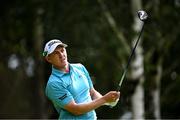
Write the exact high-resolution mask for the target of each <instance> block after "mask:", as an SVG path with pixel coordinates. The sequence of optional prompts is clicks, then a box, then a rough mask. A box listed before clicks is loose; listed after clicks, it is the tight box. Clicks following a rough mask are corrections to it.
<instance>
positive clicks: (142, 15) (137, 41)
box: [117, 10, 148, 91]
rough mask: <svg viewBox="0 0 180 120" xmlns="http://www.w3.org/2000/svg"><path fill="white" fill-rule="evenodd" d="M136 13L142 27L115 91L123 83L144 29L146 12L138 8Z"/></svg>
mask: <svg viewBox="0 0 180 120" xmlns="http://www.w3.org/2000/svg"><path fill="white" fill-rule="evenodd" d="M137 14H138V17H139V19H140V20H141V21H142V22H143V25H142V28H141V30H140V33H139V36H138V39H137V40H136V43H135V46H134V48H133V49H132V52H131V55H130V57H129V59H128V62H127V65H126V68H125V69H124V72H123V74H122V77H121V80H120V82H119V85H118V87H117V91H120V88H121V85H122V83H123V80H124V78H125V76H126V73H127V70H128V67H129V64H130V62H131V59H132V57H133V54H134V52H135V50H136V47H137V45H138V43H139V40H140V38H141V35H142V32H143V29H144V24H145V21H146V20H147V18H148V14H147V13H146V12H145V11H143V10H139V11H138V12H137Z"/></svg>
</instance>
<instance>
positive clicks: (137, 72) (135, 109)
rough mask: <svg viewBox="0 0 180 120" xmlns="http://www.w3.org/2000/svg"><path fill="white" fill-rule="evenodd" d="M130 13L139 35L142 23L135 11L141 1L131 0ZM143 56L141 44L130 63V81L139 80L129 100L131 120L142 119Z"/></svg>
mask: <svg viewBox="0 0 180 120" xmlns="http://www.w3.org/2000/svg"><path fill="white" fill-rule="evenodd" d="M131 4H132V13H133V16H134V24H133V29H134V31H135V32H137V33H139V32H140V30H141V28H142V22H141V21H140V20H139V18H138V16H137V11H138V10H140V9H141V8H142V7H141V0H132V1H131ZM138 36H139V34H137V36H135V37H134V40H133V41H136V40H137V37H138ZM133 46H134V45H133ZM143 61H144V56H143V49H142V46H141V42H139V45H138V46H137V48H136V51H135V59H134V61H132V66H131V67H132V69H131V76H130V77H131V78H132V80H139V81H138V84H137V85H136V86H135V90H134V93H133V95H132V98H131V104H132V118H133V119H141V120H142V119H144V87H143V84H144V64H143Z"/></svg>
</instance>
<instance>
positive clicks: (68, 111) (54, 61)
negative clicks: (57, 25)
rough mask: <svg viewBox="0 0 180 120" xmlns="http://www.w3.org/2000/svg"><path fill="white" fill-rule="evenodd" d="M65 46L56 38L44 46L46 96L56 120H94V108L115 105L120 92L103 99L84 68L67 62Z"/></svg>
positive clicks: (114, 92) (111, 93)
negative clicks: (48, 71)
mask: <svg viewBox="0 0 180 120" xmlns="http://www.w3.org/2000/svg"><path fill="white" fill-rule="evenodd" d="M66 47H67V45H66V44H64V43H62V42H61V41H60V40H57V39H53V40H50V41H49V42H47V43H46V45H45V48H44V52H43V56H44V57H45V60H46V61H47V62H48V63H50V64H51V65H52V73H51V75H50V77H49V80H48V82H47V85H46V90H45V92H46V95H47V97H48V98H49V99H50V100H51V101H52V103H53V105H54V107H55V108H56V110H57V112H58V113H59V114H60V115H59V119H90V120H93V119H97V117H96V113H95V109H96V108H98V107H100V106H103V105H109V106H111V107H113V106H115V105H116V103H117V102H118V100H119V97H120V92H118V91H110V92H108V93H107V94H105V95H103V96H102V95H101V94H100V93H99V92H97V91H96V90H95V89H94V87H93V84H92V81H91V78H90V76H89V73H88V71H87V70H86V68H85V67H84V66H83V65H82V64H71V63H69V62H68V60H67V53H66Z"/></svg>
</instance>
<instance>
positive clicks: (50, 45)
mask: <svg viewBox="0 0 180 120" xmlns="http://www.w3.org/2000/svg"><path fill="white" fill-rule="evenodd" d="M58 45H60V46H62V47H67V45H66V44H64V43H62V42H61V41H60V40H58V39H53V40H50V41H49V42H47V43H46V45H45V47H44V51H43V56H44V57H46V56H48V55H49V54H51V53H52V52H53V51H54V50H55V49H56V47H57V46H58Z"/></svg>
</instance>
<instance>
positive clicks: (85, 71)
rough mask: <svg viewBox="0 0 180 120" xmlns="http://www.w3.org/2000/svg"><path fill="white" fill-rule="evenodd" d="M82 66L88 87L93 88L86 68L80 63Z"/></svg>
mask: <svg viewBox="0 0 180 120" xmlns="http://www.w3.org/2000/svg"><path fill="white" fill-rule="evenodd" d="M82 68H83V71H84V73H85V75H86V77H87V79H88V83H89V87H90V88H93V83H92V80H91V77H90V75H89V72H88V71H87V69H86V68H85V67H84V66H83V65H82Z"/></svg>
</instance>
